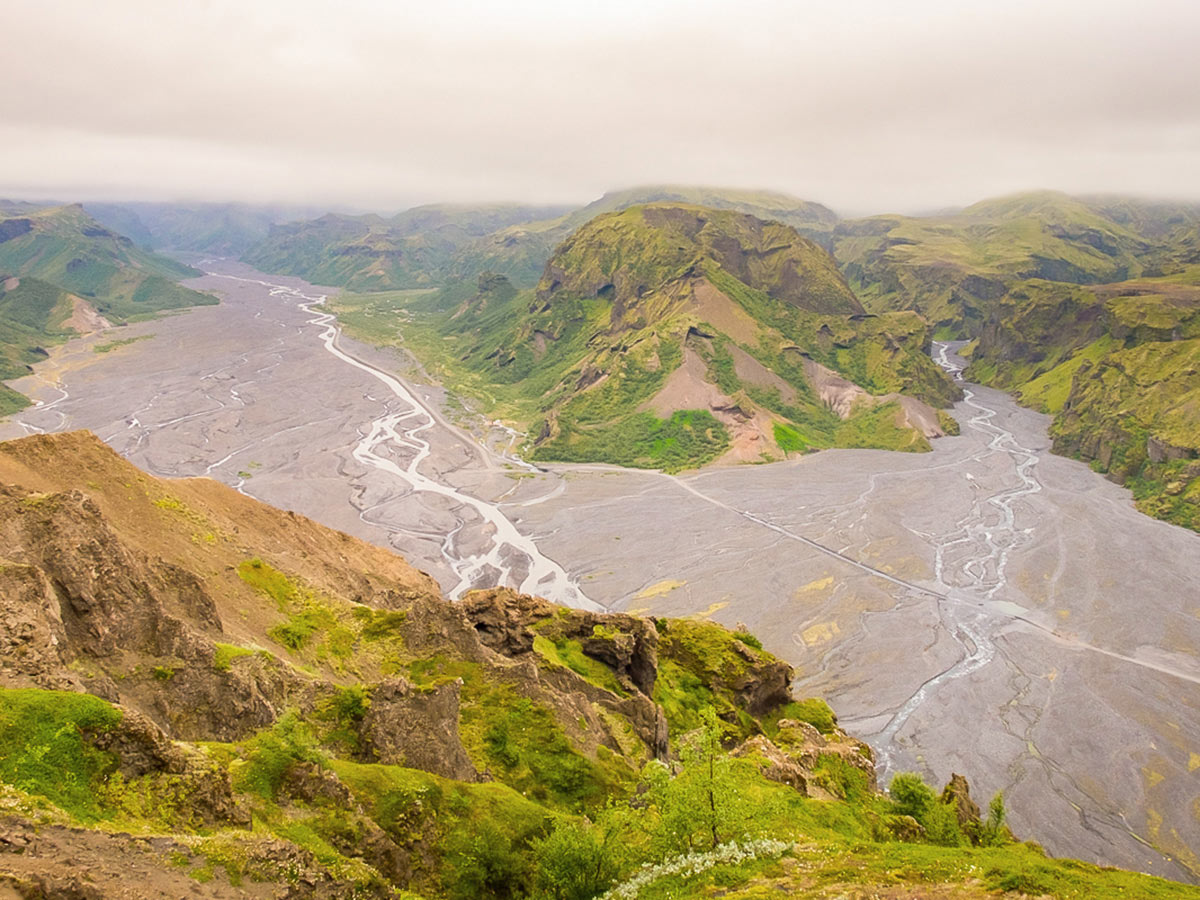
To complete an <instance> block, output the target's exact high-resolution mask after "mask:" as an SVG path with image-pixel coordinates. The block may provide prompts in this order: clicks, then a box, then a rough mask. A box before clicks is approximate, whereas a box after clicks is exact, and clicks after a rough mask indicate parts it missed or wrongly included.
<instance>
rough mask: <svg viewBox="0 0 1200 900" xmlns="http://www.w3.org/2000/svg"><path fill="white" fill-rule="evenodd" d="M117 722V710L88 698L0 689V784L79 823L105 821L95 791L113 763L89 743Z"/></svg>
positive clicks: (102, 809) (111, 768)
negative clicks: (42, 801)
mask: <svg viewBox="0 0 1200 900" xmlns="http://www.w3.org/2000/svg"><path fill="white" fill-rule="evenodd" d="M120 721H121V713H120V711H119V710H117V709H114V708H113V707H112V706H111V705H109V704H108V703H105V702H104V701H103V700H100V699H99V698H97V697H93V696H90V695H88V694H73V693H64V692H61V691H43V690H36V689H19V690H8V689H0V780H3V781H4V782H5V783H7V784H11V785H13V786H14V787H17V788H19V789H20V790H22V791H25V792H26V793H29V794H35V795H37V796H40V797H45V798H46V799H47V800H49V801H51V802H52V803H54V804H55V805H56V806H58V807H60V808H61V809H63V810H65V811H66V812H68V813H69V814H71V815H72V816H74V817H75V818H77V819H80V820H82V821H85V822H94V821H97V820H99V819H101V818H104V817H105V816H106V815H108V814H109V813H108V812H107V811H106V810H105V809H104V808H103V807H102V806H101V804H100V802H99V799H98V796H97V790H96V789H97V787H98V786H99V785H100V784H102V783H103V781H104V779H105V778H106V777H107V776H108V775H109V774H110V773H112V772H113V771H114V770H115V769H116V766H117V759H116V757H115V756H114V755H113V754H111V753H107V752H104V751H101V750H98V749H96V748H95V746H94V745H93V744H92V743H91V741H90V739H89V738H90V737H94V736H96V735H100V734H103V733H105V732H107V731H111V730H112V729H113V728H115V727H116V726H117V724H118V723H119V722H120Z"/></svg>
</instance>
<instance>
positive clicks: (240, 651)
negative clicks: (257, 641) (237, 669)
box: [212, 643, 255, 672]
mask: <svg viewBox="0 0 1200 900" xmlns="http://www.w3.org/2000/svg"><path fill="white" fill-rule="evenodd" d="M254 652H255V651H253V650H251V649H250V648H249V647H239V646H238V645H237V644H223V643H215V644H213V661H212V667H213V668H214V669H216V670H217V671H218V672H228V671H229V670H230V668H231V667H232V666H233V661H234V660H235V659H237V658H239V657H242V656H253V655H254Z"/></svg>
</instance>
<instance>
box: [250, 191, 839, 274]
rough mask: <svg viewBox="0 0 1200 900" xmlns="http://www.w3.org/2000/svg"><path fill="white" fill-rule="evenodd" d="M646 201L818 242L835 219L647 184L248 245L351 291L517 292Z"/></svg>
mask: <svg viewBox="0 0 1200 900" xmlns="http://www.w3.org/2000/svg"><path fill="white" fill-rule="evenodd" d="M647 203H684V204H695V205H698V206H705V207H710V208H715V209H724V210H731V211H735V212H741V213H748V214H750V215H752V216H756V217H758V218H760V219H764V220H773V221H778V222H783V223H784V224H787V225H790V226H792V227H794V228H796V229H798V230H799V231H800V232H801V233H803V234H806V235H808V236H810V237H821V236H823V235H824V234H826V233H827V232H828V231H829V229H830V228H831V227H832V226H833V224H834V223H835V222H836V221H837V216H836V215H835V214H834V213H833V212H831V211H830V210H829V209H827V208H826V207H824V206H821V205H820V204H819V203H812V202H810V201H806V200H800V199H798V198H796V197H790V196H788V195H786V194H778V193H774V192H771V191H746V190H737V189H725V188H703V187H692V186H687V185H647V186H643V187H637V188H630V189H627V190H621V191H612V192H610V193H607V194H605V195H604V196H603V197H601V198H600V199H598V200H596V201H594V202H592V203H589V204H587V205H586V206H583V207H580V208H578V209H565V208H562V207H558V208H555V207H524V206H513V205H505V204H493V205H482V206H475V205H472V206H452V205H445V204H439V205H431V206H423V207H416V208H414V209H411V210H406V211H405V212H402V213H400V214H398V215H396V216H394V217H392V218H390V219H388V218H383V217H380V216H344V215H326V216H322V217H321V218H319V219H314V220H310V221H305V222H295V223H291V224H287V225H276V226H274V227H273V228H271V231H270V234H268V235H267V236H266V237H264V238H263V239H261V240H259V241H258V242H257V243H254V244H253V245H251V246H249V247H247V248H245V249H244V255H243V259H245V260H246V261H247V262H249V263H251V264H252V265H255V266H258V267H259V268H261V269H263V270H264V271H269V272H279V273H281V274H289V275H299V276H301V277H303V278H307V279H308V280H309V281H312V282H314V283H317V284H332V285H338V286H341V287H346V288H348V289H350V290H354V291H385V290H394V289H409V288H422V287H436V286H440V285H442V284H444V283H445V282H447V281H449V280H453V279H462V280H465V281H468V282H472V283H473V282H474V281H475V279H476V278H477V277H478V276H479V275H480V274H481V273H484V272H493V273H498V274H502V275H505V276H506V277H508V278H509V279H510V280H511V281H512V282H513V284H515V285H517V286H518V287H520V288H531V287H533V286H534V285H536V284H537V282H538V280H539V279H540V278H541V276H542V272H543V270H544V269H545V267H546V261H547V260H548V259H550V256H551V255H552V254H553V252H554V248H555V247H557V246H558V245H559V244H560V243H561V242H562V241H563V239H564V238H566V237H567V236H568V235H570V234H571V233H572V232H573V231H575V230H576V229H578V228H579V227H580V226H582V225H585V224H586V223H587V222H589V221H590V220H592V219H593V218H595V217H596V216H598V215H601V214H604V213H612V212H619V211H621V210H624V209H628V208H629V207H631V206H638V205H644V204H647Z"/></svg>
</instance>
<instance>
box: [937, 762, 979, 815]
mask: <svg viewBox="0 0 1200 900" xmlns="http://www.w3.org/2000/svg"><path fill="white" fill-rule="evenodd" d="M942 802H943V803H945V804H948V805H949V806H952V807H953V808H954V813H955V815H956V816H957V818H958V824H959V826H960V827H963V828H964V829H966V828H968V827H969V826H975V827H978V825H979V807H978V806H977V805H976V804H975V801H974V800H972V799H971V786H970V785H969V784H968V783H967V779H966V777H965V776H963V775H959V774H957V773H954V774H951V776H950V781H948V782H947V783H946V787H945V788H944V789H943V790H942Z"/></svg>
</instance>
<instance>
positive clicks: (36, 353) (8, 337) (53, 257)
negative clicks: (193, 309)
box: [0, 206, 217, 415]
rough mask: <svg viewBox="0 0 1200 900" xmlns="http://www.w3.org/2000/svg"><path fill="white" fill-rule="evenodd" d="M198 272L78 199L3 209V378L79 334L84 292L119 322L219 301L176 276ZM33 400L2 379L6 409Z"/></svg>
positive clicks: (1, 403)
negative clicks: (143, 246)
mask: <svg viewBox="0 0 1200 900" xmlns="http://www.w3.org/2000/svg"><path fill="white" fill-rule="evenodd" d="M197 274H199V273H198V272H195V271H194V270H192V269H189V268H187V267H186V266H182V265H180V264H178V263H176V262H174V261H173V260H170V259H167V258H165V257H160V256H156V255H154V254H152V253H148V252H146V251H143V250H140V249H138V248H136V247H134V246H133V244H132V243H131V242H130V241H129V240H128V239H127V238H125V237H122V236H121V235H118V234H116V233H115V232H112V231H109V230H108V229H106V228H104V227H103V226H101V225H100V224H99V223H97V222H96V221H95V220H93V219H92V218H90V217H89V216H87V215H86V214H85V213H84V212H83V211H82V209H81V208H80V207H77V206H68V207H59V208H51V209H33V210H29V211H23V212H22V214H20V215H14V216H11V217H7V218H6V217H4V216H0V379H11V378H19V377H21V376H22V375H26V374H28V372H29V367H30V366H32V365H33V364H34V363H36V362H39V361H40V360H42V359H45V358H46V349H47V348H49V347H51V346H53V345H54V344H57V343H60V342H62V341H64V340H66V339H67V338H69V337H71V336H72V335H74V334H75V332H74V331H73V330H72V329H70V328H68V327H67V326H66V325H65V324H64V323H65V322H66V321H67V320H68V319H69V318H70V317H71V314H72V312H73V309H74V304H75V297H76V296H78V297H80V298H83V299H84V300H86V301H87V302H88V303H89V304H90V305H91V306H92V307H94V308H95V309H96V310H97V311H98V312H99V313H100V314H101V315H103V316H105V317H106V318H107V319H108V320H109V321H110V322H113V323H120V322H124V321H130V320H132V319H137V318H142V317H145V316H147V315H150V314H153V313H155V312H157V311H160V310H165V309H177V308H180V307H184V306H197V305H203V304H211V303H216V302H217V301H216V298H214V297H210V296H209V295H207V294H202V293H199V292H198V291H193V290H189V289H187V288H184V287H182V286H180V285H178V284H176V283H175V279H179V278H184V277H187V276H188V275H197ZM26 405H28V401H27V400H25V399H24V398H22V397H21V395H19V394H17V393H16V392H15V391H12V390H11V389H10V388H8V387H2V386H0V415H5V414H8V413H11V412H15V411H17V410H18V409H21V408H22V407H23V406H26Z"/></svg>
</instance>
